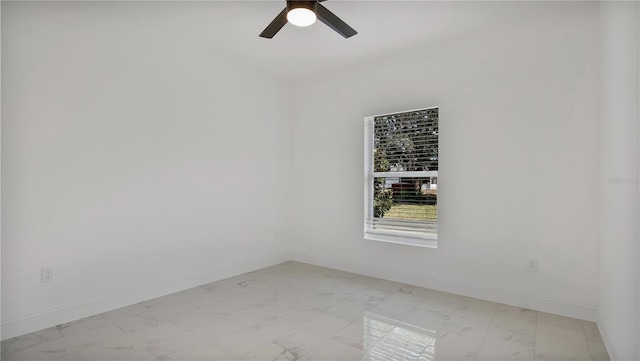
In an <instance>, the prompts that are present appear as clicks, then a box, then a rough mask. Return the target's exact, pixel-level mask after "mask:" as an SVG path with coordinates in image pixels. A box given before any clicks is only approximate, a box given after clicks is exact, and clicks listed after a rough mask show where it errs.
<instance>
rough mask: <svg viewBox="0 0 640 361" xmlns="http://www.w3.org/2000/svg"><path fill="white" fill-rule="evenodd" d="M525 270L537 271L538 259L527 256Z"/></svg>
mask: <svg viewBox="0 0 640 361" xmlns="http://www.w3.org/2000/svg"><path fill="white" fill-rule="evenodd" d="M527 271H529V272H538V259H536V258H529V260H527Z"/></svg>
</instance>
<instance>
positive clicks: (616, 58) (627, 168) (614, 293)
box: [598, 2, 640, 360]
mask: <svg viewBox="0 0 640 361" xmlns="http://www.w3.org/2000/svg"><path fill="white" fill-rule="evenodd" d="M638 11H639V9H638V3H637V2H627V3H622V2H606V3H604V4H602V16H603V17H602V20H603V32H602V34H603V45H604V47H603V52H602V53H603V86H602V174H601V179H602V236H601V237H602V245H601V255H600V262H601V267H600V268H601V274H600V307H599V322H598V323H599V325H600V329H601V331H602V334H603V338H604V339H605V341H606V343H607V348H608V349H609V353H610V354H611V356H612V358H613V359H620V360H638V359H640V349H639V347H640V345H639V343H640V342H639V340H640V330H639V327H640V324H639V323H638V321H640V314H639V311H638V307H639V292H640V289H639V288H638V281H639V278H638V272H639V270H638V261H639V259H638V238H639V236H640V233H639V232H638V216H639V213H638V187H639V183H640V182H639V181H638V179H639V178H638V176H639V174H638V159H639V158H638V139H639V138H638V131H639V127H638V122H639V120H638V116H639V115H640V113H639V112H638V103H639V96H640V92H639V89H638V85H639V84H640V83H639V80H638V76H639V73H638V66H639V59H640V58H639V56H638V51H639V49H640V48H639V45H638V41H639V40H640V39H639V31H640V28H639V27H638V21H639V19H640V17H639V15H638Z"/></svg>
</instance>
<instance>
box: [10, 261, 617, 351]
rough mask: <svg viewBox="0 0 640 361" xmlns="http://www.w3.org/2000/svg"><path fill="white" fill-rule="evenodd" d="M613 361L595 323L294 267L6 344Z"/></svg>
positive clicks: (271, 269) (191, 291)
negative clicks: (610, 359) (610, 360)
mask: <svg viewBox="0 0 640 361" xmlns="http://www.w3.org/2000/svg"><path fill="white" fill-rule="evenodd" d="M14 360H25V361H40V360H67V361H71V360H81V361H103V360H136V361H142V360H184V361H195V360H363V361H364V360H380V361H392V360H398V361H406V360H419V361H435V360H504V361H512V360H531V361H534V360H578V361H605V360H609V357H608V356H607V352H606V350H605V347H604V344H603V342H602V338H601V336H600V333H599V332H598V328H597V327H596V325H595V324H594V323H593V322H587V321H581V320H577V319H572V318H567V317H561V316H555V315H551V314H547V313H543V312H536V311H532V310H527V309H521V308H517V307H512V306H507V305H502V304H497V303H493V302H487V301H482V300H478V299H473V298H468V297H463V296H457V295H453V294H448V293H444V292H438V291H434V290H428V289H424V288H419V287H413V286H407V285H403V284H400V283H395V282H390V281H385V280H381V279H377V278H371V277H365V276H360V275H356V274H352V273H347V272H341V271H336V270H332V269H328V268H322V267H316V266H311V265H307V264H302V263H296V262H287V263H283V264H280V265H277V266H273V267H268V268H265V269H262V270H259V271H256V272H251V273H247V274H243V275H240V276H236V277H232V278H229V279H226V280H222V281H219V282H214V283H210V284H207V285H203V286H201V287H196V288H192V289H189V290H186V291H182V292H178V293H174V294H172V295H168V296H165V297H161V298H157V299H154V300H150V301H147V302H142V303H139V304H135V305H132V306H129V307H125V308H121V309H117V310H114V311H110V312H106V313H103V314H99V315H96V316H93V317H88V318H84V319H81V320H78V321H75V322H70V323H67V324H63V325H59V326H56V327H52V328H49V329H46V330H42V331H38V332H34V333H31V334H28V335H24V336H21V337H16V338H13V339H10V340H6V341H3V342H2V361H14Z"/></svg>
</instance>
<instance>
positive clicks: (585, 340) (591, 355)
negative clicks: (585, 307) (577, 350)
mask: <svg viewBox="0 0 640 361" xmlns="http://www.w3.org/2000/svg"><path fill="white" fill-rule="evenodd" d="M580 327H582V335H583V336H584V342H585V343H586V344H587V351H589V360H590V361H593V353H592V352H591V346H589V338H588V337H587V331H586V330H585V329H584V322H583V321H582V320H581V321H580Z"/></svg>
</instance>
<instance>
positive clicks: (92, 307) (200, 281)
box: [1, 254, 291, 340]
mask: <svg viewBox="0 0 640 361" xmlns="http://www.w3.org/2000/svg"><path fill="white" fill-rule="evenodd" d="M290 259H291V257H290V256H289V255H288V254H283V255H279V256H275V257H269V258H264V259H259V260H254V261H250V262H246V263H243V264H241V265H238V266H233V267H227V268H221V269H217V270H213V271H209V272H203V273H198V274H194V275H191V276H188V277H184V278H181V279H178V280H173V281H169V282H163V283H160V284H157V285H153V286H150V287H145V288H141V289H137V290H131V291H129V292H125V293H122V294H119V295H114V296H111V297H107V298H102V299H96V300H90V301H85V302H79V303H76V304H70V305H66V306H63V307H58V308H55V309H50V310H45V311H42V312H38V313H34V314H31V315H26V316H22V317H19V318H14V319H10V320H6V321H5V320H3V322H2V325H1V327H2V333H1V334H2V339H3V340H6V339H9V338H12V337H16V336H21V335H24V334H27V333H30V332H35V331H39V330H42V329H45V328H48V327H53V326H56V325H60V324H62V323H66V322H71V321H75V320H78V319H81V318H84V317H89V316H93V315H97V314H100V313H103V312H107V311H111V310H115V309H117V308H120V307H125V306H129V305H133V304H135V303H138V302H142V301H147V300H150V299H153V298H156V297H162V296H166V295H168V294H171V293H175V292H180V291H184V290H186V289H189V288H193V287H197V286H201V285H204V284H207V283H211V282H215V281H219V280H222V279H225V278H229V277H233V276H237V275H240V274H243V273H247V272H251V271H255V270H258V269H260V268H264V267H269V266H273V265H276V264H279V263H282V262H286V261H289V260H290Z"/></svg>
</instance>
